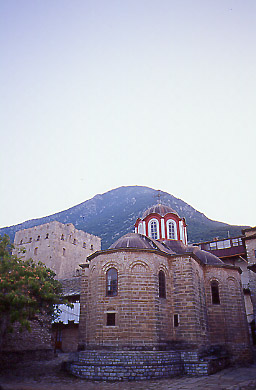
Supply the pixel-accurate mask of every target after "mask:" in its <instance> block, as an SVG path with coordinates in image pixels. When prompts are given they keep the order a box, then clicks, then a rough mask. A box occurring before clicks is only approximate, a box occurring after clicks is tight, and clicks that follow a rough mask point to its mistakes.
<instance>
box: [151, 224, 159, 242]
mask: <svg viewBox="0 0 256 390" xmlns="http://www.w3.org/2000/svg"><path fill="white" fill-rule="evenodd" d="M150 237H151V238H153V239H154V240H157V239H158V231H157V222H156V221H151V223H150Z"/></svg>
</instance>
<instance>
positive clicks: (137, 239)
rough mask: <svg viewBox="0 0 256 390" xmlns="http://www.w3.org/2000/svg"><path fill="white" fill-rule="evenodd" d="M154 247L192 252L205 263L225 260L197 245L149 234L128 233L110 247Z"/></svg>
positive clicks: (174, 253) (172, 252)
mask: <svg viewBox="0 0 256 390" xmlns="http://www.w3.org/2000/svg"><path fill="white" fill-rule="evenodd" d="M127 248H133V249H151V250H152V249H154V250H157V251H159V252H164V253H167V254H171V255H181V254H186V253H188V254H191V253H193V254H194V255H195V256H196V257H197V258H198V259H199V260H201V262H202V263H203V264H209V265H220V264H223V261H222V260H220V259H219V258H218V257H217V256H214V255H213V254H212V253H209V252H206V251H203V250H202V249H200V248H199V247H197V246H193V245H185V244H184V243H183V242H181V241H176V240H164V241H163V242H159V241H157V240H153V239H152V238H149V237H147V236H143V235H142V234H138V233H128V234H125V235H124V236H122V237H120V238H118V240H117V241H115V242H114V243H113V244H112V245H111V246H110V247H109V249H127Z"/></svg>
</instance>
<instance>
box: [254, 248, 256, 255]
mask: <svg viewBox="0 0 256 390" xmlns="http://www.w3.org/2000/svg"><path fill="white" fill-rule="evenodd" d="M254 257H256V249H254Z"/></svg>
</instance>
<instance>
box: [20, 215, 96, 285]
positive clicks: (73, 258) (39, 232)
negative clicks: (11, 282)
mask: <svg viewBox="0 0 256 390" xmlns="http://www.w3.org/2000/svg"><path fill="white" fill-rule="evenodd" d="M14 245H15V247H16V249H15V251H14V253H15V254H17V255H18V256H20V257H22V258H23V259H24V260H27V259H29V258H32V259H33V260H34V261H36V262H38V261H41V262H43V263H44V264H45V265H46V266H47V267H49V268H51V269H52V270H53V271H54V272H55V273H56V278H57V279H65V278H71V277H73V276H75V275H77V274H79V272H80V267H79V264H81V263H84V262H85V260H86V258H87V256H89V255H90V254H92V253H93V252H95V251H97V250H100V249H101V239H100V238H99V237H96V236H94V235H92V234H88V233H85V232H84V231H82V230H77V229H75V227H74V225H72V224H71V223H69V224H66V225H64V224H62V223H60V222H57V221H53V222H50V223H46V224H44V225H40V226H35V227H33V228H29V229H25V230H20V231H18V232H17V233H16V234H15V239H14ZM22 248H25V250H26V253H25V254H23V253H22V252H21V249H22Z"/></svg>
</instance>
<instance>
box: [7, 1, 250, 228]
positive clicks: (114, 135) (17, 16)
mask: <svg viewBox="0 0 256 390" xmlns="http://www.w3.org/2000/svg"><path fill="white" fill-rule="evenodd" d="M255 20H256V2H255V0H128V1H125V0H92V1H91V0H72V1H71V0H43V1H42V0H0V53H1V55H0V85H1V88H0V129H1V130H0V131H1V152H0V166H1V170H0V185H1V188H0V227H5V226H10V225H15V224H18V223H21V222H23V221H26V220H29V219H33V218H39V217H43V216H46V215H51V214H53V213H56V212H58V211H62V210H66V209H67V208H70V207H72V206H75V205H77V204H79V203H81V202H84V201H85V200H87V199H90V198H92V197H93V196H95V195H96V194H102V193H104V192H107V191H109V190H111V189H113V188H117V187H119V186H129V185H141V186H148V187H151V188H155V189H160V190H162V191H166V192H168V193H170V194H172V195H174V196H176V197H178V198H180V199H182V200H184V201H185V202H187V203H188V204H190V205H191V206H193V207H194V208H196V209H197V210H199V211H200V212H202V213H204V214H205V215H206V216H207V217H209V218H211V219H214V220H218V221H222V222H226V223H230V224H234V225H250V226H255V225H256V207H255V199H256V180H255V166H256V152H255V151H256V129H255V124H256V119H255V111H256V110H255V107H256V72H255V69H256V50H255V42H256V23H255Z"/></svg>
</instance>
